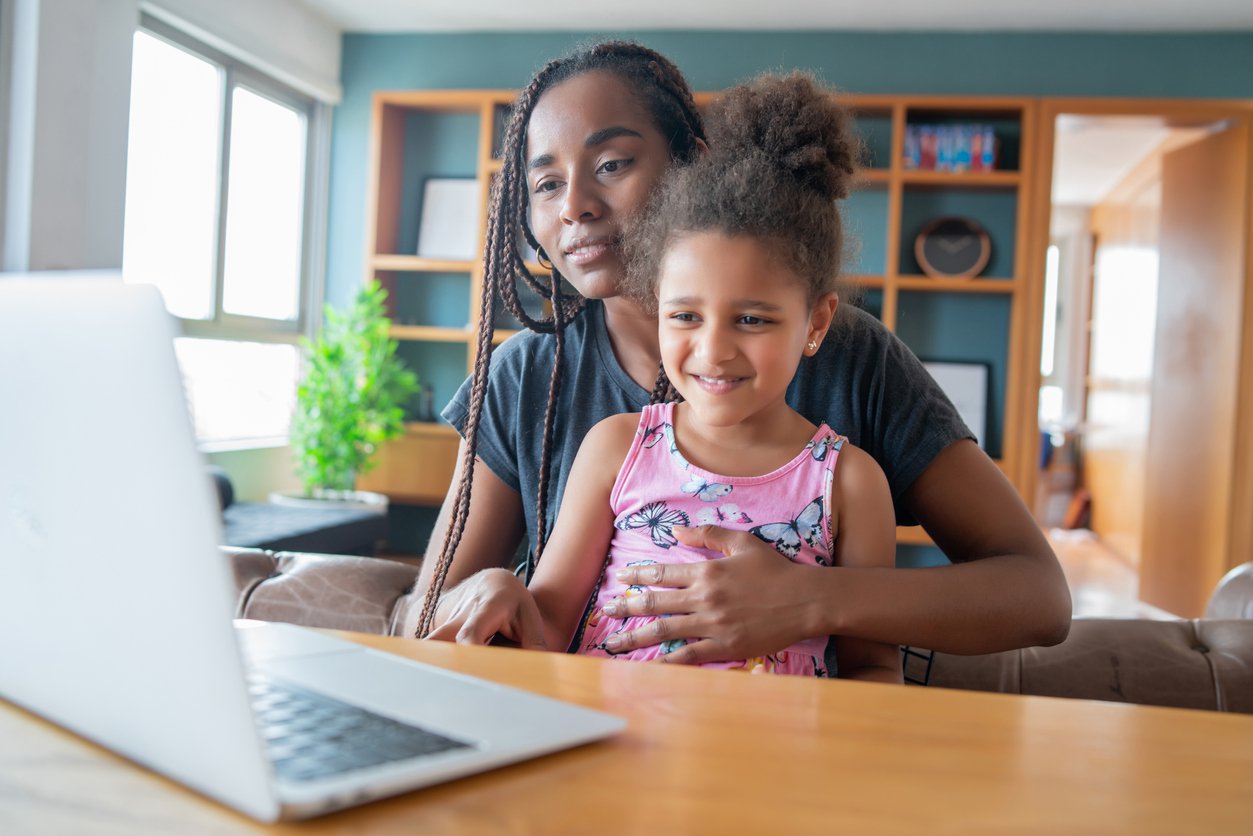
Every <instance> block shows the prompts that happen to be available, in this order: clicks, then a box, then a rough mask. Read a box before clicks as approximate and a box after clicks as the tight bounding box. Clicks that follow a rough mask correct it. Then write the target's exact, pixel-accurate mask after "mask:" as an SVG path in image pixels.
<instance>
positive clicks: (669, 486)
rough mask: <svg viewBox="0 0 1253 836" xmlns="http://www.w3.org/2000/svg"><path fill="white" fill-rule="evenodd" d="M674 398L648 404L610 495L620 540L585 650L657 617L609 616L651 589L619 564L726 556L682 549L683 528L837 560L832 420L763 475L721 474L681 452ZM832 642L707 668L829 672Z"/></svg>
mask: <svg viewBox="0 0 1253 836" xmlns="http://www.w3.org/2000/svg"><path fill="white" fill-rule="evenodd" d="M674 406H675V405H674V404H673V403H665V404H655V405H652V406H647V407H645V408H644V411H643V412H642V413H641V414H640V423H639V428H638V429H637V430H636V434H635V438H634V440H633V441H632V443H631V448H630V450H629V451H628V452H627V456H626V460H625V461H624V462H623V464H622V469H621V470H620V471H619V472H618V478H617V481H616V482H615V483H614V487H613V491H612V493H611V494H610V503H611V504H612V506H613V512H614V528H615V529H616V530H615V531H614V536H613V540H612V541H611V542H610V544H609V557H608V561H607V563H606V565H605V573H604V576H603V578H602V580H601V585H600V589H599V590H598V592H597V594H596V598H595V601H594V602H593V603H592V605H591V606H590V607H589V610H588V616H587V618H586V620H585V623H584V625H583V630H582V635H581V636H580V637H579V639H578V645H577V647H578V652H580V653H586V654H589V655H595V656H609V655H611V654H609V652H608V651H607V650H605V649H604V641H605V639H606V638H607V637H608V636H610V635H612V634H614V633H619V632H624V631H628V630H635V629H638V628H639V627H642V626H644V625H645V624H648V623H649V622H651V621H653V620H655V619H656V616H639V617H636V616H632V617H630V618H626V619H620V618H611V617H609V616H606V615H604V614H603V613H602V612H601V607H602V606H603V605H604V604H605V602H606V601H608V600H609V599H610V598H615V597H630V596H632V595H638V594H640V593H641V592H643V591H644V588H643V587H639V586H627V585H625V584H623V583H622V582H621V581H618V580H617V579H616V578H615V577H614V572H615V570H617V569H619V568H621V567H623V566H628V565H637V564H642V563H696V562H699V561H703V560H713V559H716V558H718V557H720V556H721V554H720V553H719V552H713V551H709V550H707V549H694V548H690V547H688V546H684V545H683V544H681V543H679V541H678V540H677V539H676V538H675V536H674V528H675V527H676V526H698V525H706V524H712V525H718V526H721V527H723V528H729V529H734V530H737V531H748V532H751V533H752V534H753V535H754V536H756V537H758V538H760V539H761V540H763V541H764V542H766V543H768V544H770V545H771V546H772V547H773V548H774V549H775V550H776V551H778V552H779V554H781V555H783V556H784V557H786V558H788V559H789V560H792V561H794V562H797V563H807V564H810V565H818V566H830V565H831V564H832V560H831V542H830V530H831V526H830V518H829V502H830V496H831V481H832V477H833V474H834V472H835V465H836V462H837V461H838V459H839V455H840V450H841V448H842V447H843V445H844V441H845V439H844V438H843V437H842V436H839V435H836V434H835V433H834V432H832V431H831V429H830V428H829V427H827V425H826V424H823V425H822V426H821V427H819V428H818V430H817V432H815V433H814V436H813V438H811V439H810V441H809V443H808V444H806V445H805V447H804V449H802V450H800V451H799V452H798V453H797V455H796V457H795V458H793V459H792V460H791V461H790V462H788V463H787V464H785V465H783V466H782V467H780V468H778V469H777V470H774V471H772V472H770V473H767V474H764V475H762V476H723V475H720V474H716V473H711V472H709V471H707V470H703V469H701V468H699V467H697V466H696V465H694V464H691V463H690V462H688V461H687V460H686V459H685V458H683V454H682V453H681V452H680V451H679V449H678V446H677V445H676V444H675V441H674V422H673V416H674ZM683 644H684V642H683V641H682V640H680V641H676V642H666V643H665V644H662V645H660V646H656V647H649V648H642V649H640V650H634V651H630V652H627V653H623V654H619V655H617V656H614V657H613V658H617V659H633V660H647V659H655V658H656V657H658V656H660V655H662V654H664V653H669V652H671V651H673V650H675V649H676V648H677V647H681V646H682V645H683ZM825 647H826V638H825V637H820V638H815V639H808V640H806V641H804V642H801V643H799V644H797V645H793V646H792V647H789V648H787V649H786V650H783V651H781V652H779V653H776V654H773V655H772V656H768V657H763V658H758V659H747V660H741V661H738V662H722V663H716V664H710V665H708V667H720V668H742V669H747V670H753V671H764V672H773V673H790V674H803V675H808V676H815V675H817V676H825V675H826V665H825V663H824V662H823V654H824V650H825Z"/></svg>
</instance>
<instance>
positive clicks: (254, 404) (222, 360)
mask: <svg viewBox="0 0 1253 836" xmlns="http://www.w3.org/2000/svg"><path fill="white" fill-rule="evenodd" d="M141 26H142V28H141V29H139V30H138V31H137V32H136V33H135V38H134V57H133V61H132V72H131V110H130V138H129V151H128V160H127V175H126V218H125V233H124V240H123V255H122V275H123V278H124V279H125V280H126V281H128V282H142V283H150V284H153V285H155V286H156V287H157V288H158V289H159V290H160V291H161V293H162V295H163V296H164V298H165V303H166V307H167V308H168V309H169V311H170V312H171V313H172V314H173V315H174V316H176V317H178V318H179V320H180V322H181V324H182V332H183V336H182V337H181V338H179V339H178V340H177V342H176V351H177V354H178V358H179V364H180V366H181V367H182V371H183V375H184V378H185V381H186V388H187V397H188V401H189V404H190V407H191V412H192V417H193V420H194V423H195V427H196V436H197V438H198V439H199V440H200V442H201V443H202V444H208V445H226V444H236V445H238V444H254V445H255V444H259V443H265V442H271V443H272V442H274V441H276V440H283V439H286V436H287V431H288V424H289V422H290V413H291V408H292V403H293V401H294V397H295V389H296V380H297V375H298V373H299V352H298V347H297V342H298V339H299V337H300V335H301V334H302V333H304V332H305V331H306V329H307V325H308V323H309V321H310V316H309V314H310V311H312V310H313V307H314V305H315V303H316V300H315V297H316V296H318V295H320V287H319V288H316V289H315V287H314V285H315V284H317V283H316V282H315V281H314V280H313V279H312V278H311V277H312V276H313V275H314V274H315V273H316V272H317V271H315V269H314V265H315V263H317V264H320V259H319V258H317V257H316V254H314V253H313V252H312V249H313V248H312V247H311V246H310V240H311V238H313V237H314V236H312V235H311V234H310V229H311V224H310V217H311V215H312V214H313V212H312V211H311V206H312V205H313V203H314V201H313V200H312V199H311V194H313V193H314V192H315V191H316V189H315V188H313V185H312V184H313V182H314V179H315V171H314V170H315V166H314V165H313V164H312V157H313V156H314V154H313V153H311V149H312V148H314V147H315V145H316V144H317V143H315V142H314V137H315V136H316V131H317V130H319V129H320V125H321V121H322V119H323V114H322V111H321V108H322V106H321V105H319V104H317V103H315V102H314V101H313V100H312V99H310V98H308V97H307V96H304V95H302V94H300V93H297V92H296V91H294V90H291V89H289V88H287V87H285V86H283V85H282V84H280V83H279V82H277V81H275V80H273V79H271V78H268V77H266V76H264V75H262V74H261V73H259V72H258V71H256V70H254V69H252V68H250V67H248V66H246V65H244V64H242V63H240V62H239V61H237V60H235V59H234V58H231V57H229V56H226V55H223V54H221V53H219V52H217V51H215V50H213V49H212V48H210V47H208V46H206V45H204V44H200V43H198V42H197V41H195V40H193V39H191V38H190V37H189V36H187V35H185V34H183V33H181V32H179V31H178V30H176V29H173V28H171V27H169V26H167V25H165V24H163V23H161V22H160V21H156V20H153V19H151V18H148V17H144V18H143V19H142V21H141ZM315 290H317V291H318V292H317V293H315Z"/></svg>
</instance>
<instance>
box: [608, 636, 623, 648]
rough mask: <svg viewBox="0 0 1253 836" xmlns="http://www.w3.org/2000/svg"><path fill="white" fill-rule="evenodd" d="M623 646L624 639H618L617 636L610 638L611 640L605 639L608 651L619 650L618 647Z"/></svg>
mask: <svg viewBox="0 0 1253 836" xmlns="http://www.w3.org/2000/svg"><path fill="white" fill-rule="evenodd" d="M621 644H622V639H620V638H618V637H617V636H610V637H609V638H607V639H605V649H606V650H617V649H618V646H619V645H621Z"/></svg>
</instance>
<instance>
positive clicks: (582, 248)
mask: <svg viewBox="0 0 1253 836" xmlns="http://www.w3.org/2000/svg"><path fill="white" fill-rule="evenodd" d="M616 248H617V242H616V241H615V240H614V239H613V238H584V239H580V240H577V241H575V242H574V243H573V244H572V245H571V246H569V247H567V248H566V249H565V256H566V260H567V261H569V262H571V263H572V264H577V265H580V266H582V265H584V264H590V263H591V262H593V261H596V260H597V259H600V258H603V257H604V256H606V255H608V254H609V253H610V252H612V251H613V250H615V249H616Z"/></svg>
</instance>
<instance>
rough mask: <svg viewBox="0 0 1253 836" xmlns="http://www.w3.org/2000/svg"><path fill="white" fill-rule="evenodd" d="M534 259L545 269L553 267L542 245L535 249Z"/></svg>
mask: <svg viewBox="0 0 1253 836" xmlns="http://www.w3.org/2000/svg"><path fill="white" fill-rule="evenodd" d="M535 260H536V261H538V262H539V266H540V267H543V268H544V269H545V270H550V271H551V270H552V269H553V263H552V261H551V260H549V258H548V253H546V252H544V248H543V247H540V248H539V249H538V250H536V251H535Z"/></svg>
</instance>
